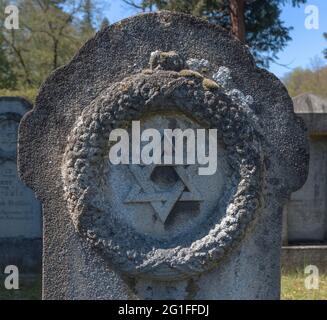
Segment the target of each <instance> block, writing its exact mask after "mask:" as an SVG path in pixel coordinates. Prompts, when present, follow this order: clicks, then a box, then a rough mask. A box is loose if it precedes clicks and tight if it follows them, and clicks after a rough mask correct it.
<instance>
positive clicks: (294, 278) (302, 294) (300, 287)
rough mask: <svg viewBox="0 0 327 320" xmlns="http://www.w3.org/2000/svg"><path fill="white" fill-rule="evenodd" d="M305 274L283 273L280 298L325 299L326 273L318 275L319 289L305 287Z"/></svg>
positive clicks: (326, 289)
mask: <svg viewBox="0 0 327 320" xmlns="http://www.w3.org/2000/svg"><path fill="white" fill-rule="evenodd" d="M307 276H308V275H305V274H303V273H300V272H291V273H284V274H283V276H282V297H281V298H282V300H327V274H322V275H320V277H319V289H312V290H308V289H306V288H305V278H306V277H307Z"/></svg>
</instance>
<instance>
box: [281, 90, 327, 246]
mask: <svg viewBox="0 0 327 320" xmlns="http://www.w3.org/2000/svg"><path fill="white" fill-rule="evenodd" d="M293 100H294V110H295V112H296V113H297V114H298V115H299V116H300V117H301V118H302V119H303V120H304V122H305V124H306V126H307V128H308V135H309V142H310V166H309V175H308V179H307V181H306V183H305V184H304V186H303V187H302V188H301V189H300V190H298V191H297V192H295V193H293V194H292V196H291V199H290V201H288V202H287V205H286V206H285V209H284V216H285V217H284V230H285V231H284V236H283V237H284V241H283V242H284V244H287V243H288V244H318V245H319V244H324V243H327V197H326V195H327V101H326V100H324V99H322V98H320V97H317V96H315V95H312V94H302V95H300V96H297V97H295V98H294V99H293Z"/></svg>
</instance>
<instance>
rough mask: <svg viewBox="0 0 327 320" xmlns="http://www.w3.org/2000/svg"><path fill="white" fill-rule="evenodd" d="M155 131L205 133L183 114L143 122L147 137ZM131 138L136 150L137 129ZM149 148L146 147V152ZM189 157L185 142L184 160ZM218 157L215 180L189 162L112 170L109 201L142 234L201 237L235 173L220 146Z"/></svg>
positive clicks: (166, 237)
mask: <svg viewBox="0 0 327 320" xmlns="http://www.w3.org/2000/svg"><path fill="white" fill-rule="evenodd" d="M150 128H151V129H152V128H156V129H157V130H158V131H159V132H162V133H163V132H164V130H165V129H172V130H174V129H176V128H178V129H181V130H183V131H184V130H186V129H194V132H195V133H196V129H205V127H203V126H202V125H201V124H199V123H197V122H195V121H194V120H193V119H190V118H189V117H187V116H185V115H183V114H162V115H150V116H148V117H146V118H144V119H142V120H141V133H142V132H143V131H144V130H146V129H150ZM129 136H130V148H132V143H133V142H132V141H131V140H132V139H131V137H132V133H131V129H130V130H129ZM162 136H163V134H162ZM206 137H207V139H206V143H205V144H206V150H208V136H206ZM145 144H146V143H144V142H143V143H141V148H142V147H143V146H144V145H145ZM186 151H187V143H186V140H185V143H184V155H186ZM162 152H163V154H164V150H163V151H162ZM217 154H218V157H217V171H216V172H215V173H214V174H213V175H209V176H201V175H199V170H198V169H199V166H200V165H199V164H198V163H196V164H190V165H188V164H187V159H186V157H185V162H184V163H185V165H177V164H173V165H166V164H164V163H163V164H161V165H155V164H153V165H142V164H141V165H137V164H130V165H112V164H111V165H110V170H109V173H108V177H107V181H108V183H107V184H106V188H107V191H106V192H105V193H104V194H107V195H110V197H109V196H108V197H107V199H106V201H105V203H106V206H107V209H108V210H111V212H112V214H113V216H114V217H115V218H116V219H119V220H120V221H122V222H123V224H126V225H128V226H130V227H132V228H133V229H134V230H135V231H136V232H138V233H140V234H143V235H148V236H151V237H154V238H157V239H162V240H172V239H173V237H175V236H179V235H181V234H183V233H185V234H187V233H190V232H196V229H197V228H198V227H199V225H203V224H204V225H207V226H208V228H209V227H210V224H211V220H212V219H211V217H212V215H213V211H216V210H214V209H216V208H217V206H218V202H219V199H220V197H221V195H222V193H223V190H224V186H226V183H227V181H228V177H227V176H228V171H229V170H230V169H229V166H228V164H227V162H226V159H225V151H224V148H223V147H222V146H221V145H220V143H219V142H218V153H217ZM196 159H197V158H196ZM163 162H164V161H163ZM215 214H216V215H217V212H215ZM215 221H217V216H216V217H215ZM205 229H206V228H205Z"/></svg>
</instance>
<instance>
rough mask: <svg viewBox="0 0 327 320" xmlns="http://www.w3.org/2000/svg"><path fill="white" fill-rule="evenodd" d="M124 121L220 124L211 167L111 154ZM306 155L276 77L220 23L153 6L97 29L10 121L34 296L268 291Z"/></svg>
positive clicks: (213, 295) (276, 289) (273, 294)
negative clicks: (36, 244)
mask: <svg viewBox="0 0 327 320" xmlns="http://www.w3.org/2000/svg"><path fill="white" fill-rule="evenodd" d="M132 120H140V121H141V125H142V127H143V128H144V129H145V128H148V127H154V128H156V129H158V130H162V129H164V128H167V127H168V128H189V127H191V128H199V127H200V128H216V129H218V153H219V154H218V159H217V162H218V171H217V173H216V174H215V175H213V176H209V177H205V176H199V175H198V174H197V170H196V169H197V166H196V165H191V166H186V167H184V166H173V167H171V168H168V169H167V167H157V166H155V167H145V168H144V167H142V166H141V167H140V166H138V165H134V166H127V165H125V166H113V165H111V164H110V163H109V162H108V150H109V148H110V146H109V139H108V137H109V133H110V132H111V131H112V130H113V129H115V128H122V127H124V128H127V129H130V126H131V121H132ZM307 164H308V149H307V140H306V136H305V130H304V125H303V122H302V121H301V120H300V119H299V118H297V117H296V116H295V114H294V111H293V104H292V100H291V99H290V97H289V96H288V94H287V91H286V89H285V88H284V86H283V85H282V83H281V82H280V81H279V80H278V79H277V78H276V77H274V76H273V75H272V74H270V73H269V72H267V71H265V70H263V69H259V68H257V67H256V66H255V63H254V60H253V58H252V56H251V55H250V53H249V51H248V49H247V48H246V47H244V46H243V45H242V44H241V43H240V42H239V41H237V40H235V39H233V38H231V37H230V36H229V35H228V34H227V33H226V32H225V31H224V30H223V29H221V28H220V27H218V26H214V25H211V24H208V23H207V22H205V21H203V20H200V19H197V18H194V17H191V16H188V15H183V14H177V13H169V12H159V13H152V14H146V15H139V16H136V17H134V18H131V19H127V20H124V21H122V22H120V23H117V24H115V25H112V26H110V27H109V28H106V29H104V30H101V31H100V32H99V33H98V34H97V35H96V36H95V37H94V38H93V39H91V40H90V41H88V42H87V43H86V44H85V46H84V47H83V48H82V49H81V50H80V52H79V53H78V54H77V55H76V56H75V58H74V59H73V60H72V62H71V63H70V64H69V65H67V66H65V67H64V68H61V69H59V70H57V71H56V72H55V73H54V74H52V75H51V76H50V78H49V79H48V80H47V81H46V82H45V84H44V85H43V86H42V88H41V91H40V93H39V95H38V98H37V101H36V106H35V108H34V110H33V112H32V113H30V114H29V115H28V116H27V117H26V118H25V119H24V120H23V122H22V124H21V126H20V135H19V170H20V175H21V177H22V179H23V180H24V181H25V182H26V183H27V185H29V186H30V187H31V188H32V189H33V190H34V191H35V192H36V193H37V195H38V198H39V199H41V201H42V203H43V208H44V228H45V230H44V235H45V236H44V270H43V272H44V274H43V277H44V278H43V286H44V287H43V293H44V298H45V299H136V298H139V299H143V298H146V299H158V298H161V299H279V296H280V248H281V232H282V230H281V228H282V207H283V205H284V204H285V202H286V200H287V199H288V197H289V195H290V193H291V192H293V191H295V190H297V189H298V188H300V187H301V186H302V185H303V183H304V181H305V179H306V174H307ZM154 231H155V232H154Z"/></svg>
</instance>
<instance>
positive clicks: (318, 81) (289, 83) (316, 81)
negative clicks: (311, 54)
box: [284, 66, 327, 98]
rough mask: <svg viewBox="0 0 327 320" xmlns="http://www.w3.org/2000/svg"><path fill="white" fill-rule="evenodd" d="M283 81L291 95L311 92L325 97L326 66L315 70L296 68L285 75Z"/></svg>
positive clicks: (326, 84)
mask: <svg viewBox="0 0 327 320" xmlns="http://www.w3.org/2000/svg"><path fill="white" fill-rule="evenodd" d="M284 83H285V85H286V87H287V89H288V92H289V94H290V95H291V96H292V97H295V96H297V95H299V94H302V93H313V94H316V95H318V96H321V97H325V98H327V66H324V67H320V68H318V69H317V70H311V69H302V68H297V69H295V70H294V71H292V72H291V73H289V74H288V75H287V76H286V77H285V79H284Z"/></svg>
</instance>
